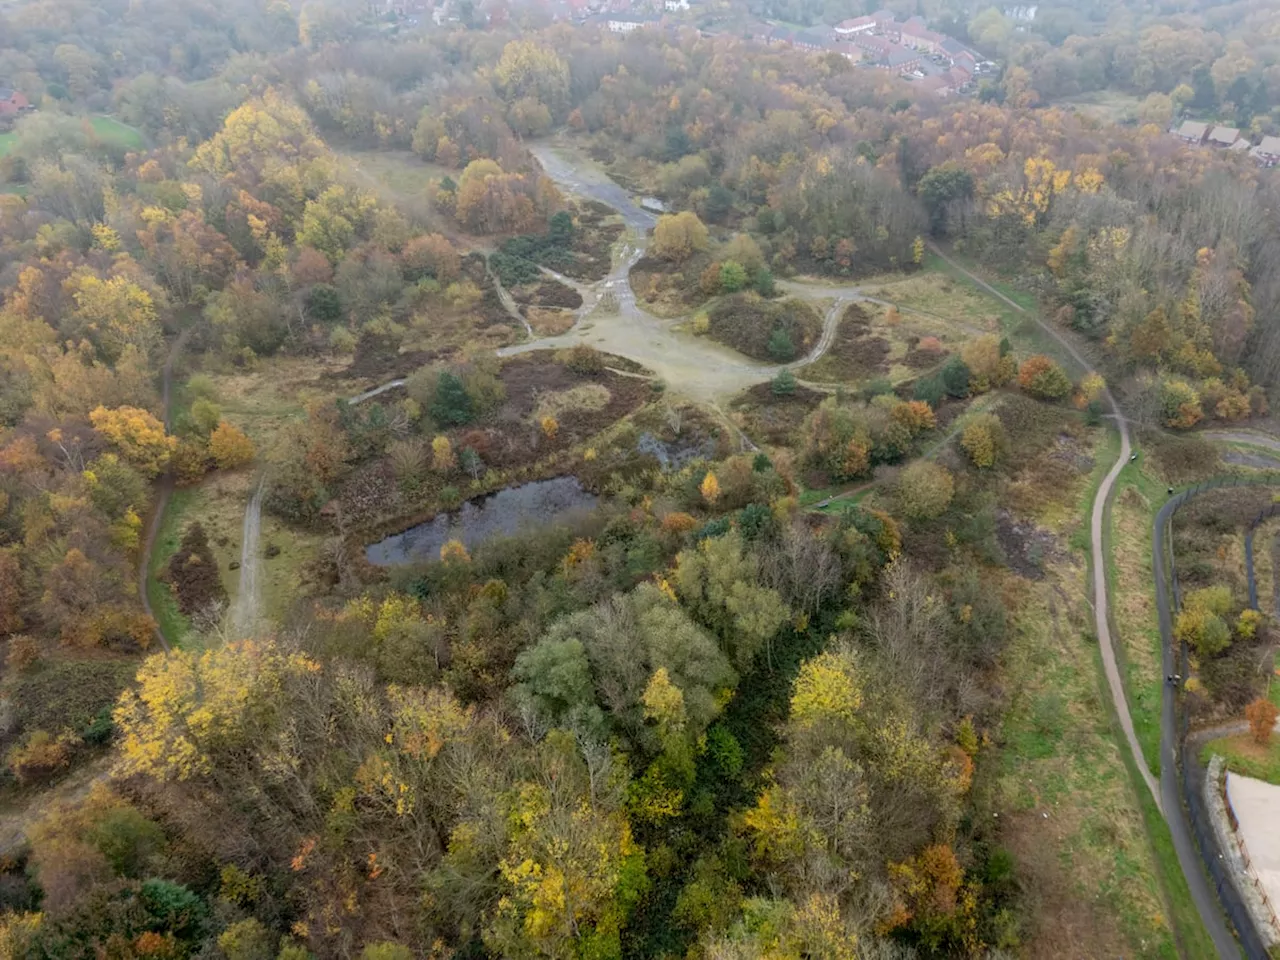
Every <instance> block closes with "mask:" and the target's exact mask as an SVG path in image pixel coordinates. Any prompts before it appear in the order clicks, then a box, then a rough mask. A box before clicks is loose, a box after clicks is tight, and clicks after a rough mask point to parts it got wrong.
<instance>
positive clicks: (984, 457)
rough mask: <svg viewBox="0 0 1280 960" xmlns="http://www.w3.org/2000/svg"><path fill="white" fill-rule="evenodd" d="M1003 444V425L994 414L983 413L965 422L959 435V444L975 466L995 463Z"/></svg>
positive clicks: (985, 466) (983, 466) (990, 465)
mask: <svg viewBox="0 0 1280 960" xmlns="http://www.w3.org/2000/svg"><path fill="white" fill-rule="evenodd" d="M1003 445H1004V425H1003V424H1001V423H1000V419H999V418H998V417H996V416H995V415H994V414H990V413H983V414H980V415H978V416H976V417H974V418H973V419H972V420H970V421H969V422H968V423H967V424H965V428H964V432H963V433H962V434H961V436H960V446H961V447H963V448H964V452H965V453H967V454H968V455H969V459H970V460H972V461H973V465H974V466H975V467H979V468H982V469H986V468H987V467H992V466H994V465H995V462H996V458H997V457H998V456H999V454H1000V450H1001V447H1002V446H1003Z"/></svg>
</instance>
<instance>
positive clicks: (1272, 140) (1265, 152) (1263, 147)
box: [1249, 137, 1280, 167]
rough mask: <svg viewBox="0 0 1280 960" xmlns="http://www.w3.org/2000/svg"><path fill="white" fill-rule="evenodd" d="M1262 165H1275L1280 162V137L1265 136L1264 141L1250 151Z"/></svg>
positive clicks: (1250, 154)
mask: <svg viewBox="0 0 1280 960" xmlns="http://www.w3.org/2000/svg"><path fill="white" fill-rule="evenodd" d="M1249 156H1251V157H1253V159H1254V160H1256V161H1257V162H1258V163H1259V164H1260V165H1261V166H1264V167H1274V166H1275V165H1276V164H1277V163H1280V137H1263V138H1262V142H1261V143H1260V144H1258V145H1257V146H1256V147H1254V148H1253V149H1252V150H1250V151H1249Z"/></svg>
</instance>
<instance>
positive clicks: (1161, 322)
mask: <svg viewBox="0 0 1280 960" xmlns="http://www.w3.org/2000/svg"><path fill="white" fill-rule="evenodd" d="M1172 337H1173V331H1172V330H1171V329H1170V327H1169V316H1168V314H1167V313H1165V309H1164V307H1156V308H1155V309H1154V310H1152V311H1151V312H1150V313H1148V314H1147V315H1146V317H1144V318H1143V320H1142V322H1141V323H1139V324H1138V325H1137V326H1135V327H1134V328H1133V330H1132V332H1131V333H1130V334H1129V349H1130V350H1131V351H1133V355H1134V356H1135V357H1136V358H1137V359H1139V360H1145V361H1147V362H1158V361H1159V360H1160V358H1161V357H1163V356H1164V355H1165V354H1166V353H1168V352H1169V350H1170V349H1171V346H1172V342H1171V341H1172Z"/></svg>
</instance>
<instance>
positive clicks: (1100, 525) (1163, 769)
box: [931, 245, 1240, 957]
mask: <svg viewBox="0 0 1280 960" xmlns="http://www.w3.org/2000/svg"><path fill="white" fill-rule="evenodd" d="M931 246H932V245H931ZM932 248H933V251H934V252H935V253H936V254H937V255H938V256H939V257H941V258H942V259H943V261H945V262H946V263H947V264H948V265H949V266H950V267H951V268H952V269H953V270H957V271H959V272H960V273H962V274H964V275H965V276H966V277H968V278H969V279H970V280H971V281H973V282H974V283H976V284H977V285H978V286H980V287H982V288H983V289H984V290H986V291H987V292H988V293H990V294H991V295H992V296H994V297H998V298H999V299H1000V300H1001V301H1003V302H1004V303H1006V304H1008V305H1009V306H1010V307H1012V308H1013V309H1014V310H1016V311H1017V312H1018V313H1020V314H1023V315H1025V316H1028V317H1030V318H1031V319H1032V320H1034V321H1035V322H1036V323H1037V324H1038V325H1039V326H1040V328H1041V329H1042V330H1044V331H1045V332H1046V333H1047V334H1049V336H1051V337H1053V339H1054V340H1056V341H1057V342H1058V343H1059V344H1060V345H1061V346H1062V348H1063V349H1064V350H1066V351H1067V353H1068V354H1070V355H1071V357H1072V358H1074V359H1075V360H1076V362H1077V363H1079V365H1080V367H1081V368H1082V369H1083V370H1085V371H1086V372H1088V373H1094V372H1096V371H1095V370H1094V368H1093V366H1092V365H1091V364H1090V363H1089V361H1088V360H1086V359H1085V358H1084V357H1083V356H1082V355H1081V354H1080V352H1079V351H1078V350H1076V349H1075V347H1074V346H1072V344H1071V343H1070V342H1069V341H1068V340H1067V339H1066V338H1065V337H1064V336H1063V335H1062V334H1061V333H1060V332H1059V331H1058V330H1056V329H1055V328H1053V327H1052V326H1050V325H1049V324H1047V323H1045V322H1044V321H1043V320H1042V319H1041V318H1040V317H1039V316H1038V315H1036V314H1035V313H1030V312H1028V311H1027V310H1026V309H1024V308H1023V307H1022V306H1021V305H1020V304H1018V303H1017V302H1016V301H1014V300H1012V299H1011V298H1009V297H1007V296H1005V295H1004V294H1003V293H1001V292H1000V291H999V290H997V289H996V288H995V287H993V286H991V284H989V283H987V282H986V281H985V280H983V279H981V278H980V277H976V276H974V275H973V274H972V273H971V272H970V271H968V270H966V269H965V268H964V267H963V266H961V265H960V264H958V263H956V261H955V260H953V259H952V258H951V257H949V256H948V255H947V254H946V253H944V252H943V251H942V250H940V249H939V248H938V247H936V246H932ZM1103 398H1104V400H1105V401H1106V405H1107V406H1108V407H1109V408H1110V409H1111V412H1112V414H1113V415H1114V418H1115V423H1116V428H1117V429H1118V430H1119V431H1120V455H1119V456H1118V457H1117V458H1116V462H1115V463H1114V464H1112V465H1111V469H1110V470H1109V471H1107V475H1106V476H1105V477H1103V479H1102V483H1101V484H1100V485H1099V487H1098V492H1097V495H1096V496H1095V497H1094V499H1093V510H1092V514H1091V516H1090V523H1089V531H1090V539H1091V542H1092V554H1093V610H1094V625H1095V628H1096V630H1097V634H1098V646H1099V649H1100V651H1101V653H1102V665H1103V672H1104V673H1105V674H1106V678H1107V686H1108V687H1109V688H1110V690H1111V700H1112V703H1113V704H1114V705H1115V710H1116V715H1117V716H1118V717H1119V718H1120V727H1121V729H1122V730H1123V731H1124V737H1125V740H1126V741H1127V742H1128V745H1129V752H1130V754H1132V756H1133V762H1134V766H1135V767H1137V769H1138V772H1139V774H1140V775H1141V777H1142V780H1143V782H1144V783H1145V784H1146V786H1147V789H1148V790H1150V791H1151V796H1152V798H1153V799H1154V800H1155V802H1156V806H1157V807H1159V809H1160V813H1161V815H1162V816H1163V817H1164V819H1165V822H1166V823H1167V824H1168V825H1169V833H1170V834H1171V835H1172V837H1173V846H1174V850H1175V851H1176V852H1177V855H1178V864H1179V865H1180V866H1181V867H1182V873H1183V875H1184V876H1185V877H1186V880H1187V886H1188V888H1189V889H1190V891H1191V899H1192V901H1193V902H1194V903H1195V905H1196V910H1197V912H1198V913H1199V914H1200V919H1201V922H1203V923H1204V926H1205V929H1206V930H1207V931H1208V933H1209V936H1210V938H1211V939H1212V940H1213V943H1214V946H1215V947H1216V948H1217V950H1218V954H1219V956H1222V957H1237V956H1239V955H1240V949H1239V946H1238V944H1237V943H1236V940H1235V937H1233V936H1232V934H1231V931H1230V930H1229V929H1228V928H1227V923H1226V920H1225V918H1224V917H1223V913H1222V906H1221V904H1220V903H1219V901H1218V897H1217V894H1216V893H1215V892H1214V890H1213V888H1212V887H1211V886H1210V885H1209V882H1208V880H1207V879H1206V877H1205V872H1204V864H1203V862H1202V861H1201V859H1200V854H1199V852H1198V851H1197V849H1196V846H1195V843H1194V841H1193V840H1192V836H1191V828H1190V825H1189V824H1188V822H1187V815H1186V812H1185V810H1184V809H1183V806H1182V801H1181V797H1180V794H1179V787H1178V765H1177V760H1176V758H1175V749H1176V748H1175V744H1176V740H1177V725H1176V720H1175V717H1174V691H1173V688H1172V687H1170V686H1168V685H1166V686H1165V687H1164V693H1163V697H1162V702H1161V723H1160V781H1159V783H1158V784H1157V782H1156V779H1155V777H1153V776H1152V775H1151V769H1150V767H1148V766H1147V761H1146V757H1145V756H1144V755H1143V753H1142V747H1141V746H1140V745H1139V743H1138V738H1137V735H1136V733H1135V732H1134V728H1133V716H1132V714H1130V712H1129V703H1128V701H1127V700H1126V699H1125V695H1124V684H1123V682H1122V680H1121V677H1120V668H1119V665H1118V664H1117V662H1116V653H1115V644H1114V641H1113V639H1112V636H1111V624H1110V615H1109V610H1110V606H1109V597H1108V593H1107V562H1106V561H1107V557H1106V542H1105V540H1104V537H1103V533H1104V529H1105V525H1106V524H1105V521H1106V516H1107V503H1108V501H1109V500H1110V499H1111V494H1112V491H1113V490H1114V489H1115V484H1116V480H1117V479H1119V477H1120V474H1121V472H1122V471H1123V470H1124V468H1125V467H1126V466H1127V465H1128V463H1129V456H1130V449H1131V448H1130V441H1129V425H1128V422H1127V421H1126V419H1125V418H1124V416H1122V415H1121V413H1120V408H1119V406H1118V405H1117V404H1116V400H1115V397H1114V396H1113V395H1112V393H1111V390H1110V388H1106V389H1104V391H1103ZM1177 502H1180V501H1179V498H1177V497H1175V498H1174V499H1173V500H1171V501H1170V502H1169V504H1166V505H1165V507H1164V508H1162V510H1161V511H1160V514H1159V515H1158V516H1157V518H1156V537H1155V539H1153V547H1154V550H1155V555H1156V560H1157V564H1161V565H1162V564H1163V558H1164V554H1163V552H1162V551H1163V540H1164V534H1163V527H1164V521H1165V520H1166V519H1167V518H1168V512H1171V510H1172V508H1171V507H1170V504H1175V503H1177ZM1167 511H1168V512H1167ZM1153 566H1155V567H1156V570H1157V573H1156V603H1157V605H1158V606H1160V633H1161V636H1162V637H1163V638H1164V645H1163V646H1164V654H1163V660H1164V673H1165V675H1166V676H1168V675H1171V674H1173V673H1175V672H1177V671H1176V669H1175V668H1174V665H1173V659H1172V648H1171V641H1170V638H1171V636H1172V624H1171V621H1170V618H1169V609H1168V599H1167V597H1166V598H1164V599H1163V600H1162V599H1161V598H1162V594H1163V593H1164V580H1163V578H1162V577H1161V575H1160V572H1159V570H1160V566H1157V565H1155V564H1153ZM1162 604H1163V605H1162Z"/></svg>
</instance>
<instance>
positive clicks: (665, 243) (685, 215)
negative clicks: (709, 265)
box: [653, 210, 707, 262]
mask: <svg viewBox="0 0 1280 960" xmlns="http://www.w3.org/2000/svg"><path fill="white" fill-rule="evenodd" d="M706 249H707V228H706V226H705V225H704V224H703V222H702V221H701V220H699V219H698V215H697V214H696V213H693V212H692V211H689V210H684V211H682V212H680V213H676V214H667V215H665V216H662V217H659V218H658V225H657V227H655V228H654V231H653V253H654V255H655V256H658V257H662V258H663V259H665V260H674V261H676V262H680V261H683V260H687V259H688V258H689V257H690V256H692V255H693V254H694V253H697V252H699V251H702V250H706Z"/></svg>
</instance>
